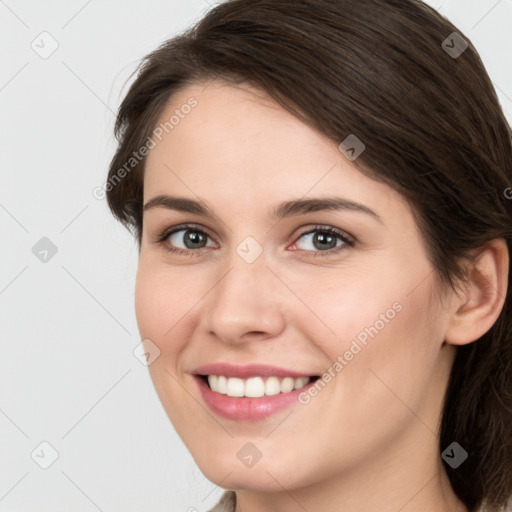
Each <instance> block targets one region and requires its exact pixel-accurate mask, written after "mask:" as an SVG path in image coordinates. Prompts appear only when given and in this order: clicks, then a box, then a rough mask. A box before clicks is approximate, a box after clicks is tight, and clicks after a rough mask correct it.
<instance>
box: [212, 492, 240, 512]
mask: <svg viewBox="0 0 512 512" xmlns="http://www.w3.org/2000/svg"><path fill="white" fill-rule="evenodd" d="M235 511H236V494H235V492H234V491H226V492H225V493H224V494H223V495H222V496H221V498H220V501H219V502H218V503H217V505H215V507H213V508H212V509H210V510H208V512H235Z"/></svg>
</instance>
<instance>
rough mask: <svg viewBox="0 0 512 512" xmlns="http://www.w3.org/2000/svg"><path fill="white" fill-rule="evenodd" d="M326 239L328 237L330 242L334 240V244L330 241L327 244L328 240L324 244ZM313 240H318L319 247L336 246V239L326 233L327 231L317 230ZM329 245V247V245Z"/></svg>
mask: <svg viewBox="0 0 512 512" xmlns="http://www.w3.org/2000/svg"><path fill="white" fill-rule="evenodd" d="M327 239H330V241H331V242H334V245H333V244H332V243H331V244H329V242H327V244H325V242H326V241H327ZM313 241H314V242H315V243H316V242H320V244H319V245H320V247H323V248H324V249H325V248H326V247H327V248H328V249H332V248H334V247H336V239H335V238H334V237H333V236H332V235H330V234H328V233H321V232H319V233H318V234H317V235H315V237H314V238H313ZM329 245H330V247H329Z"/></svg>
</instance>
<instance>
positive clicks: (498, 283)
mask: <svg viewBox="0 0 512 512" xmlns="http://www.w3.org/2000/svg"><path fill="white" fill-rule="evenodd" d="M475 256H476V257H475V262H474V263H473V264H471V265H470V267H469V269H468V282H467V283H466V284H465V290H464V291H463V292H462V293H461V294H460V295H457V296H456V298H455V299H454V301H453V303H452V311H451V316H450V318H449V323H448V328H447V331H446V333H445V342H446V343H449V344H452V345H466V344H467V343H471V342H472V341H475V340H477V339H478V338H480V337H481V336H483V335H484V334H485V333H486V332H487V331H488V330H489V329H490V328H491V327H492V326H493V324H494V322H495V321H496V319H497V318H498V316H499V314H500V313H501V310H502V309H503V304H504V303H505V297H506V295H507V283H508V272H509V253H508V248H507V244H506V242H505V240H503V239H502V238H500V239H496V240H493V241H492V242H489V244H488V245H486V246H484V247H483V248H481V249H479V250H478V252H477V253H476V255H475Z"/></svg>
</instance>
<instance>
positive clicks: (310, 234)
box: [294, 226, 355, 256]
mask: <svg viewBox="0 0 512 512" xmlns="http://www.w3.org/2000/svg"><path fill="white" fill-rule="evenodd" d="M298 240H302V241H303V242H304V243H303V246H302V247H299V249H301V250H305V251H306V252H312V253H313V256H317V255H319V256H330V255H332V254H333V253H334V254H337V253H338V252H339V251H340V250H342V249H343V248H344V246H349V247H353V246H354V245H355V240H354V238H353V237H351V236H350V235H349V234H348V233H345V232H344V231H341V230H340V229H338V228H335V227H333V226H315V228H314V229H311V230H309V231H307V232H305V233H302V234H301V235H300V236H299V239H298ZM297 245H298V242H295V243H294V246H297Z"/></svg>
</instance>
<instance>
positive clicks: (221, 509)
mask: <svg viewBox="0 0 512 512" xmlns="http://www.w3.org/2000/svg"><path fill="white" fill-rule="evenodd" d="M483 510H484V509H483V508H479V509H478V512H483ZM208 512H236V493H235V492H234V491H226V492H224V494H223V495H222V496H221V498H220V501H219V502H218V503H217V505H215V507H213V508H212V509H210V510H208Z"/></svg>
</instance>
